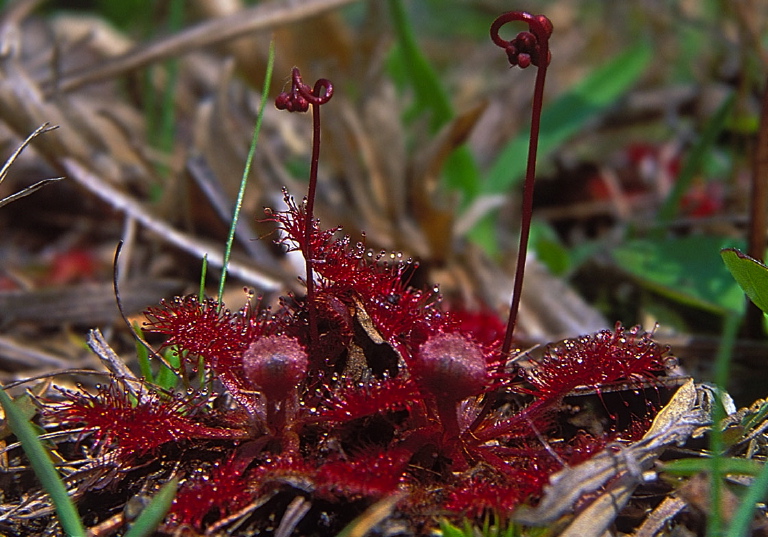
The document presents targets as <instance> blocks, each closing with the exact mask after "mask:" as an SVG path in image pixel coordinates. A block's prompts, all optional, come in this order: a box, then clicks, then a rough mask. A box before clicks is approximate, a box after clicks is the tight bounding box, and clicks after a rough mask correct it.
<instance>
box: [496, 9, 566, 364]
mask: <svg viewBox="0 0 768 537" xmlns="http://www.w3.org/2000/svg"><path fill="white" fill-rule="evenodd" d="M513 21H522V22H525V23H527V24H528V28H529V31H527V32H520V33H519V34H517V36H516V37H515V38H514V39H512V40H511V41H507V40H505V39H503V38H501V37H500V36H499V30H500V29H501V27H502V26H504V25H505V24H507V23H508V22H513ZM551 35H552V22H550V20H549V19H548V18H546V17H545V16H544V15H535V16H534V15H531V14H530V13H525V12H522V11H510V12H507V13H504V14H503V15H500V16H499V17H498V18H497V19H496V20H495V21H493V24H492V25H491V40H492V41H493V42H494V43H495V44H496V45H497V46H499V47H501V48H503V49H504V50H505V52H506V53H507V59H508V60H509V63H510V65H512V66H515V65H518V66H520V67H521V68H523V69H525V68H526V67H528V66H529V65H534V66H536V67H537V68H538V71H537V72H536V82H535V85H534V89H533V105H532V107H531V110H532V112H531V135H530V142H529V145H528V164H527V166H526V170H525V186H524V188H523V210H522V226H521V228H520V246H519V247H518V250H517V267H516V269H515V283H514V287H513V290H512V303H511V304H510V307H509V319H508V320H507V333H506V335H505V336H504V344H503V346H502V348H501V355H502V357H505V358H506V357H507V356H508V355H509V351H510V350H511V349H512V336H513V334H514V331H515V324H516V323H517V312H518V310H519V309H520V296H521V293H522V290H523V274H524V272H525V258H526V252H527V249H528V239H529V237H530V231H531V219H532V217H533V183H534V181H535V179H536V152H537V149H538V144H539V125H540V123H541V107H542V102H543V100H544V79H545V78H546V76H547V66H549V62H550V59H551V55H550V52H549V37H550V36H551Z"/></svg>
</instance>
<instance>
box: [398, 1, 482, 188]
mask: <svg viewBox="0 0 768 537" xmlns="http://www.w3.org/2000/svg"><path fill="white" fill-rule="evenodd" d="M389 7H390V14H391V16H392V22H393V26H394V29H395V33H396V35H397V44H396V46H395V48H394V49H393V51H392V56H391V58H390V72H391V73H392V74H393V77H394V78H395V79H396V80H397V79H399V81H400V83H401V84H400V86H401V89H402V86H403V85H404V84H407V85H409V86H410V87H411V88H412V89H413V93H414V102H413V106H412V111H411V112H409V113H408V114H406V116H411V118H412V117H413V116H414V115H415V114H418V115H422V114H426V115H428V116H429V127H430V130H431V131H432V133H435V132H437V131H438V130H439V129H440V128H441V127H442V126H444V125H446V124H447V123H448V122H449V121H450V120H451V119H452V118H453V116H454V111H453V106H452V105H451V101H450V99H449V97H448V92H447V91H446V90H445V88H444V87H443V85H442V83H441V81H440V78H439V77H438V76H437V73H436V72H435V70H434V69H433V68H432V66H431V65H430V63H429V61H427V58H426V57H425V56H424V54H422V52H421V49H419V46H418V43H417V42H416V35H415V33H414V31H413V26H412V25H411V24H410V21H409V20H408V16H407V13H406V10H405V7H404V6H403V2H402V1H401V0H389ZM398 74H399V76H398ZM444 174H445V179H446V185H447V186H448V187H449V188H451V189H454V190H458V191H459V192H461V193H462V194H464V198H465V199H469V198H470V197H473V196H475V195H477V192H478V191H479V189H480V172H479V171H478V169H477V164H476V163H475V159H474V157H473V156H472V153H471V152H470V151H469V149H468V148H467V147H466V146H462V147H459V148H457V149H456V150H455V151H454V152H453V153H452V154H451V155H450V156H449V157H448V160H447V161H446V163H445V167H444Z"/></svg>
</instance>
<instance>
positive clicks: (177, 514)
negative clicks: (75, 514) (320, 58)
mask: <svg viewBox="0 0 768 537" xmlns="http://www.w3.org/2000/svg"><path fill="white" fill-rule="evenodd" d="M511 21H520V22H523V23H527V24H528V25H529V30H527V31H523V32H521V33H519V34H518V36H517V37H515V38H514V39H513V40H511V41H506V40H504V39H502V38H500V37H499V35H498V33H499V30H500V28H501V27H502V26H503V25H505V24H506V23H508V22H511ZM551 33H552V26H551V23H549V21H548V20H547V19H546V18H545V17H542V16H531V15H529V14H527V13H520V12H511V13H509V14H505V15H503V16H502V17H500V18H499V19H497V21H496V22H494V24H493V26H492V38H493V40H494V42H495V43H496V44H498V45H500V46H502V48H504V49H505V51H506V53H507V55H508V59H509V60H510V63H511V64H512V65H518V66H520V67H527V66H529V65H533V66H535V67H537V68H538V69H539V75H538V76H537V81H536V88H535V91H534V104H533V124H534V128H532V140H531V149H530V151H529V167H528V171H527V174H526V184H525V195H524V210H523V232H522V233H521V248H520V251H521V254H520V257H519V258H518V267H517V274H516V278H515V290H514V292H513V298H512V304H511V307H510V314H509V317H508V320H507V323H506V328H505V329H506V332H504V330H503V329H500V328H499V327H500V326H501V325H503V323H501V322H500V321H499V320H498V319H496V318H494V317H489V313H488V312H487V311H483V312H478V313H472V312H467V311H463V310H456V311H452V310H451V308H449V307H446V305H445V304H443V303H442V300H441V297H440V295H439V292H438V291H437V289H436V288H431V289H426V290H422V289H416V288H414V287H412V286H410V285H409V277H410V275H411V274H412V271H413V267H414V262H413V261H411V260H404V259H402V257H401V256H399V255H397V254H392V255H388V254H384V253H380V254H375V253H374V252H371V251H369V249H368V248H367V247H366V245H365V244H364V243H362V242H360V243H352V241H351V239H350V238H349V236H344V235H342V234H341V230H340V228H330V229H322V227H321V225H320V222H319V221H318V220H317V219H315V218H314V216H313V204H314V198H315V195H314V194H315V190H316V188H317V166H318V160H319V149H320V138H319V137H320V128H319V120H320V114H319V109H320V107H321V106H324V105H326V104H327V103H328V102H329V101H330V99H331V97H332V95H333V85H332V84H331V83H330V82H329V81H328V80H325V79H320V80H318V81H317V82H316V83H315V84H314V86H312V87H310V86H309V85H307V84H305V83H304V82H303V80H302V78H301V74H300V72H299V70H298V69H296V68H294V69H293V71H292V75H291V79H290V85H291V87H290V89H289V90H287V91H285V92H283V93H281V94H280V95H279V96H278V97H277V100H276V104H277V106H278V108H281V109H284V110H287V111H290V112H305V111H308V110H309V108H310V107H311V108H312V112H313V133H314V136H313V144H312V148H313V152H312V167H311V171H310V178H309V189H308V194H307V197H306V199H304V200H302V201H301V202H300V203H297V202H296V201H295V200H294V199H293V198H291V197H290V196H289V195H288V193H287V192H285V193H284V199H285V202H286V206H287V208H286V209H285V210H283V211H275V210H271V209H267V210H266V220H267V221H271V222H272V223H273V224H275V226H276V227H277V228H279V229H280V230H281V235H280V238H279V239H278V240H277V242H278V244H280V245H282V246H283V248H284V249H285V250H287V251H298V252H300V253H301V254H302V255H303V256H304V260H305V268H306V270H305V274H304V282H305V285H306V290H307V292H306V295H305V296H287V297H284V298H283V299H282V300H281V302H280V304H279V307H277V308H276V309H275V310H274V311H273V310H269V309H259V308H258V307H257V306H255V305H254V304H252V303H250V302H249V303H248V304H247V305H246V306H245V307H243V308H241V309H240V310H237V311H231V310H228V309H226V308H225V307H224V305H223V304H221V303H219V302H217V301H215V300H213V299H201V298H199V297H197V296H188V297H177V298H174V299H172V300H169V301H165V302H163V303H162V304H161V305H160V306H158V307H154V308H151V309H149V310H148V311H147V313H146V317H147V323H146V324H145V329H146V331H148V332H155V333H159V334H162V335H165V336H166V338H167V339H166V342H165V345H166V346H169V347H172V348H173V349H174V352H176V353H178V354H179V356H180V358H181V359H180V362H179V363H180V365H179V367H177V368H175V370H176V373H177V374H178V375H179V377H180V378H182V379H186V380H187V381H188V380H189V378H190V375H191V374H196V375H198V376H199V377H200V378H201V379H203V381H204V382H203V384H204V385H205V386H206V388H205V390H203V389H202V388H200V389H195V388H191V387H190V388H189V391H188V392H185V394H184V395H183V396H178V395H174V394H171V393H164V392H161V391H157V390H154V388H153V387H151V386H148V385H147V387H146V391H142V392H140V393H139V394H135V393H134V394H132V393H129V392H128V391H127V390H125V389H124V387H123V386H122V385H121V382H122V381H121V380H120V379H115V380H114V381H113V382H112V384H110V385H108V386H104V387H102V388H101V389H100V390H99V391H98V392H97V393H96V394H95V395H88V394H86V393H73V392H67V393H65V394H64V395H65V397H64V400H63V401H62V402H60V403H57V404H56V405H55V406H53V407H51V411H50V412H49V418H50V419H51V420H52V421H57V422H58V423H59V426H60V427H62V428H64V429H66V428H68V427H82V428H84V431H86V432H87V433H91V434H90V436H86V437H83V438H81V439H80V441H81V442H91V444H90V445H91V446H92V448H93V449H97V450H98V451H99V453H101V454H104V455H108V454H110V453H111V454H112V455H113V460H117V461H118V462H121V463H122V464H124V465H126V466H129V467H130V468H131V469H132V471H131V472H130V475H131V478H132V479H135V478H136V476H137V474H139V473H140V469H141V468H146V469H147V472H146V474H145V475H144V478H145V479H146V481H147V483H153V482H156V483H160V482H163V481H165V480H168V479H170V478H172V477H176V478H179V492H178V494H177V496H176V499H175V500H174V504H173V506H172V508H171V511H170V514H169V515H168V517H167V518H166V521H165V523H164V524H163V525H162V526H161V527H160V529H159V531H160V532H165V533H167V534H174V533H175V532H176V531H179V530H180V528H184V529H185V531H188V532H191V533H190V534H195V533H200V534H203V533H208V532H214V533H215V532H218V531H230V532H231V533H232V534H235V535H238V534H242V535H246V534H254V533H262V532H266V533H271V532H274V531H275V528H276V527H278V526H280V523H279V521H280V519H281V517H283V516H284V515H286V513H288V512H289V511H290V505H292V502H294V501H295V500H297V498H300V499H301V501H303V502H306V503H307V505H308V507H307V509H306V510H305V511H304V512H303V515H302V516H301V518H300V520H299V521H296V524H295V527H296V530H297V531H298V532H299V533H301V534H311V535H334V534H336V533H338V532H339V531H341V530H342V529H343V528H344V527H345V526H346V524H348V523H350V522H351V521H352V520H353V519H354V518H355V517H356V516H358V515H360V514H361V513H363V512H364V511H365V509H367V508H368V507H370V506H371V505H373V504H375V503H376V502H377V501H380V500H382V499H385V498H388V497H391V496H392V495H397V498H398V499H399V500H398V501H397V502H396V507H395V512H394V513H393V515H392V516H393V517H394V518H399V519H401V520H402V521H406V524H407V528H408V531H409V532H412V533H417V532H426V531H429V530H430V529H431V528H434V527H435V525H436V518H435V517H436V515H448V516H455V517H478V518H479V517H483V516H488V515H489V514H493V515H496V516H498V517H500V518H501V519H503V520H507V519H508V517H509V516H511V515H514V513H515V512H516V510H517V509H518V508H519V507H520V506H521V505H523V504H535V503H536V502H538V501H539V500H540V499H541V498H542V495H543V493H544V490H545V487H547V486H548V484H549V483H550V478H551V477H552V475H553V474H554V473H555V472H558V471H561V470H563V469H564V468H566V467H568V466H573V465H577V464H579V463H582V462H584V461H588V460H589V459H590V458H591V457H593V456H594V455H595V454H596V453H599V452H601V451H602V450H604V449H605V448H606V446H610V445H619V444H621V443H627V442H631V441H634V440H637V438H638V437H639V436H642V434H643V431H645V430H646V429H647V428H648V425H649V424H650V422H651V421H652V420H653V417H654V415H655V413H656V412H657V411H658V410H659V407H660V406H661V405H658V406H651V407H647V408H646V409H645V411H644V413H642V414H638V415H635V416H631V417H630V418H629V419H628V420H624V421H623V422H622V423H621V424H620V422H619V420H618V418H617V417H615V416H612V415H611V416H612V417H610V418H609V420H608V423H607V426H606V427H604V428H603V429H602V430H600V431H598V430H587V429H585V428H578V427H576V428H575V430H572V431H570V432H567V433H566V432H565V431H564V430H563V427H562V426H561V421H562V417H563V415H567V414H568V412H569V408H568V406H567V405H565V404H564V400H565V399H566V397H568V396H570V395H572V394H573V393H574V391H577V390H578V389H582V388H586V389H589V390H594V391H596V392H597V393H600V391H601V387H602V386H607V385H612V384H615V383H626V384H628V385H629V386H640V385H642V384H643V383H646V384H647V383H651V384H654V383H655V382H656V380H657V378H658V377H659V376H661V375H663V374H664V373H665V372H666V370H667V368H668V366H669V365H670V361H671V360H672V358H671V357H670V356H669V352H668V349H666V348H664V347H662V346H659V345H657V344H656V343H655V342H654V341H653V340H652V336H651V334H648V333H645V332H642V331H641V330H640V329H639V328H632V329H625V328H623V327H622V326H621V325H618V324H617V325H616V327H615V328H614V330H606V331H602V332H599V333H597V334H594V335H591V336H583V337H580V338H577V339H573V340H569V341H566V342H564V343H563V344H561V345H559V346H553V347H552V348H550V349H547V350H546V351H545V354H544V356H543V358H540V359H538V360H528V364H527V365H526V366H525V367H524V366H523V365H522V363H523V361H524V360H525V358H526V357H527V355H525V353H521V352H519V351H515V350H513V346H514V327H515V319H516V316H517V310H518V307H519V300H520V289H521V286H522V280H523V268H524V265H525V254H524V252H525V249H526V243H527V236H528V229H529V227H530V219H531V211H530V201H531V192H532V187H533V179H534V175H535V156H536V139H537V136H538V118H539V116H540V113H541V99H542V90H543V80H544V73H545V70H546V67H547V65H548V63H549V58H550V54H549V47H548V42H547V40H548V38H549V36H550V35H551ZM186 385H187V386H191V384H190V383H189V382H187V384H186ZM609 414H611V413H609ZM127 475H128V472H126V473H125V474H122V475H121V476H118V477H115V476H114V475H113V476H110V478H109V479H110V480H111V481H110V483H111V486H113V487H114V486H117V485H116V484H117V483H119V482H120V481H121V479H128V478H127ZM133 488H135V487H133Z"/></svg>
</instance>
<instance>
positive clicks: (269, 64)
mask: <svg viewBox="0 0 768 537" xmlns="http://www.w3.org/2000/svg"><path fill="white" fill-rule="evenodd" d="M274 67H275V41H274V39H273V40H272V41H271V42H270V43H269V59H268V60H267V72H266V76H265V77H264V87H263V88H262V90H261V102H260V103H259V116H258V118H256V126H255V127H254V128H253V138H251V146H250V147H249V148H248V157H247V158H246V159H245V169H244V170H243V177H242V179H241V180H240V191H239V192H238V193H237V201H236V202H235V212H234V213H233V215H232V223H231V225H230V227H229V237H227V244H226V246H225V248H224V262H223V263H222V267H221V279H220V280H219V296H218V299H219V302H221V300H222V297H223V296H224V284H225V283H226V281H227V266H228V265H229V257H230V255H231V254H232V243H234V241H235V230H236V229H237V221H238V218H239V217H240V208H241V207H242V206H243V197H244V196H245V185H246V184H247V183H248V175H250V173H251V164H252V163H253V155H254V154H255V153H256V142H257V141H258V139H259V132H260V131H261V123H262V120H263V119H264V107H265V106H266V104H267V96H268V94H269V85H270V84H271V83H272V71H273V70H274Z"/></svg>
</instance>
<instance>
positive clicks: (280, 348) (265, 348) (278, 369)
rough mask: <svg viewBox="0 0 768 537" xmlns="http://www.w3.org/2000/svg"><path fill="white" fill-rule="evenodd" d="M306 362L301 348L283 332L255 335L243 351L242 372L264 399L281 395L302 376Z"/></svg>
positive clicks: (294, 385) (305, 356) (305, 368)
mask: <svg viewBox="0 0 768 537" xmlns="http://www.w3.org/2000/svg"><path fill="white" fill-rule="evenodd" d="M307 366H308V360H307V353H306V352H305V351H304V348H303V347H302V346H301V345H300V344H299V342H298V340H296V339H295V338H292V337H288V336H285V335H279V336H268V337H262V338H259V339H257V340H256V341H254V342H253V343H251V345H250V346H249V347H248V349H247V350H246V351H245V353H244V354H243V369H244V370H245V375H246V376H247V377H248V379H249V380H250V381H251V382H252V383H253V384H254V385H255V386H256V387H257V388H258V389H259V390H261V391H262V392H263V393H264V395H266V396H267V398H268V399H284V398H285V397H286V396H287V395H288V394H289V393H290V392H291V390H294V389H295V388H296V386H297V385H298V384H299V382H300V381H301V380H302V379H303V378H304V376H305V375H306V373H307Z"/></svg>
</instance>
